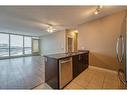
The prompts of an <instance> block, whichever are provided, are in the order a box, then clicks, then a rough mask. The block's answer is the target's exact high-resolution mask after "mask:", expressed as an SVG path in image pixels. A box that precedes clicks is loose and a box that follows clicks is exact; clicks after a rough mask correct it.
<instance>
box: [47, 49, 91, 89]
mask: <svg viewBox="0 0 127 95" xmlns="http://www.w3.org/2000/svg"><path fill="white" fill-rule="evenodd" d="M68 57H72V66H73V68H72V69H73V79H74V78H75V77H77V76H78V75H79V74H80V73H81V72H82V71H84V70H85V69H86V68H87V67H88V65H89V60H88V59H89V52H88V51H86V52H84V53H80V52H79V53H77V54H72V55H68V54H56V55H55V54H54V55H49V56H45V82H46V83H47V84H48V85H50V86H51V87H52V88H54V89H60V87H59V82H60V81H59V73H60V72H59V60H60V59H63V58H68Z"/></svg>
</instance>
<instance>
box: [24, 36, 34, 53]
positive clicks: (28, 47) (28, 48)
mask: <svg viewBox="0 0 127 95" xmlns="http://www.w3.org/2000/svg"><path fill="white" fill-rule="evenodd" d="M24 53H25V54H31V53H32V40H31V37H24Z"/></svg>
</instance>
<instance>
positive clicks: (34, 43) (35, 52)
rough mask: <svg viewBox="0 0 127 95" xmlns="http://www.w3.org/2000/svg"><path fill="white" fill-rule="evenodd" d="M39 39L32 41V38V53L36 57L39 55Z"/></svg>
mask: <svg viewBox="0 0 127 95" xmlns="http://www.w3.org/2000/svg"><path fill="white" fill-rule="evenodd" d="M39 47H40V46H39V39H34V38H32V53H33V55H38V54H39V51H40V50H39Z"/></svg>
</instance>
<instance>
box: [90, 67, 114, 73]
mask: <svg viewBox="0 0 127 95" xmlns="http://www.w3.org/2000/svg"><path fill="white" fill-rule="evenodd" d="M89 68H94V69H98V70H102V71H106V72H110V73H115V74H117V71H114V70H109V69H105V68H100V67H96V66H89Z"/></svg>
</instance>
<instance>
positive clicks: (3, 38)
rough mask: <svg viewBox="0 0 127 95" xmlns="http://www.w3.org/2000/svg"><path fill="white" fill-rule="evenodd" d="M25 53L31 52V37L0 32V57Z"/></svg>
mask: <svg viewBox="0 0 127 95" xmlns="http://www.w3.org/2000/svg"><path fill="white" fill-rule="evenodd" d="M9 36H10V37H9ZM38 52H39V51H38ZM26 54H27V55H28V54H32V37H29V36H21V35H13V34H4V33H0V57H8V56H20V55H26Z"/></svg>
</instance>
